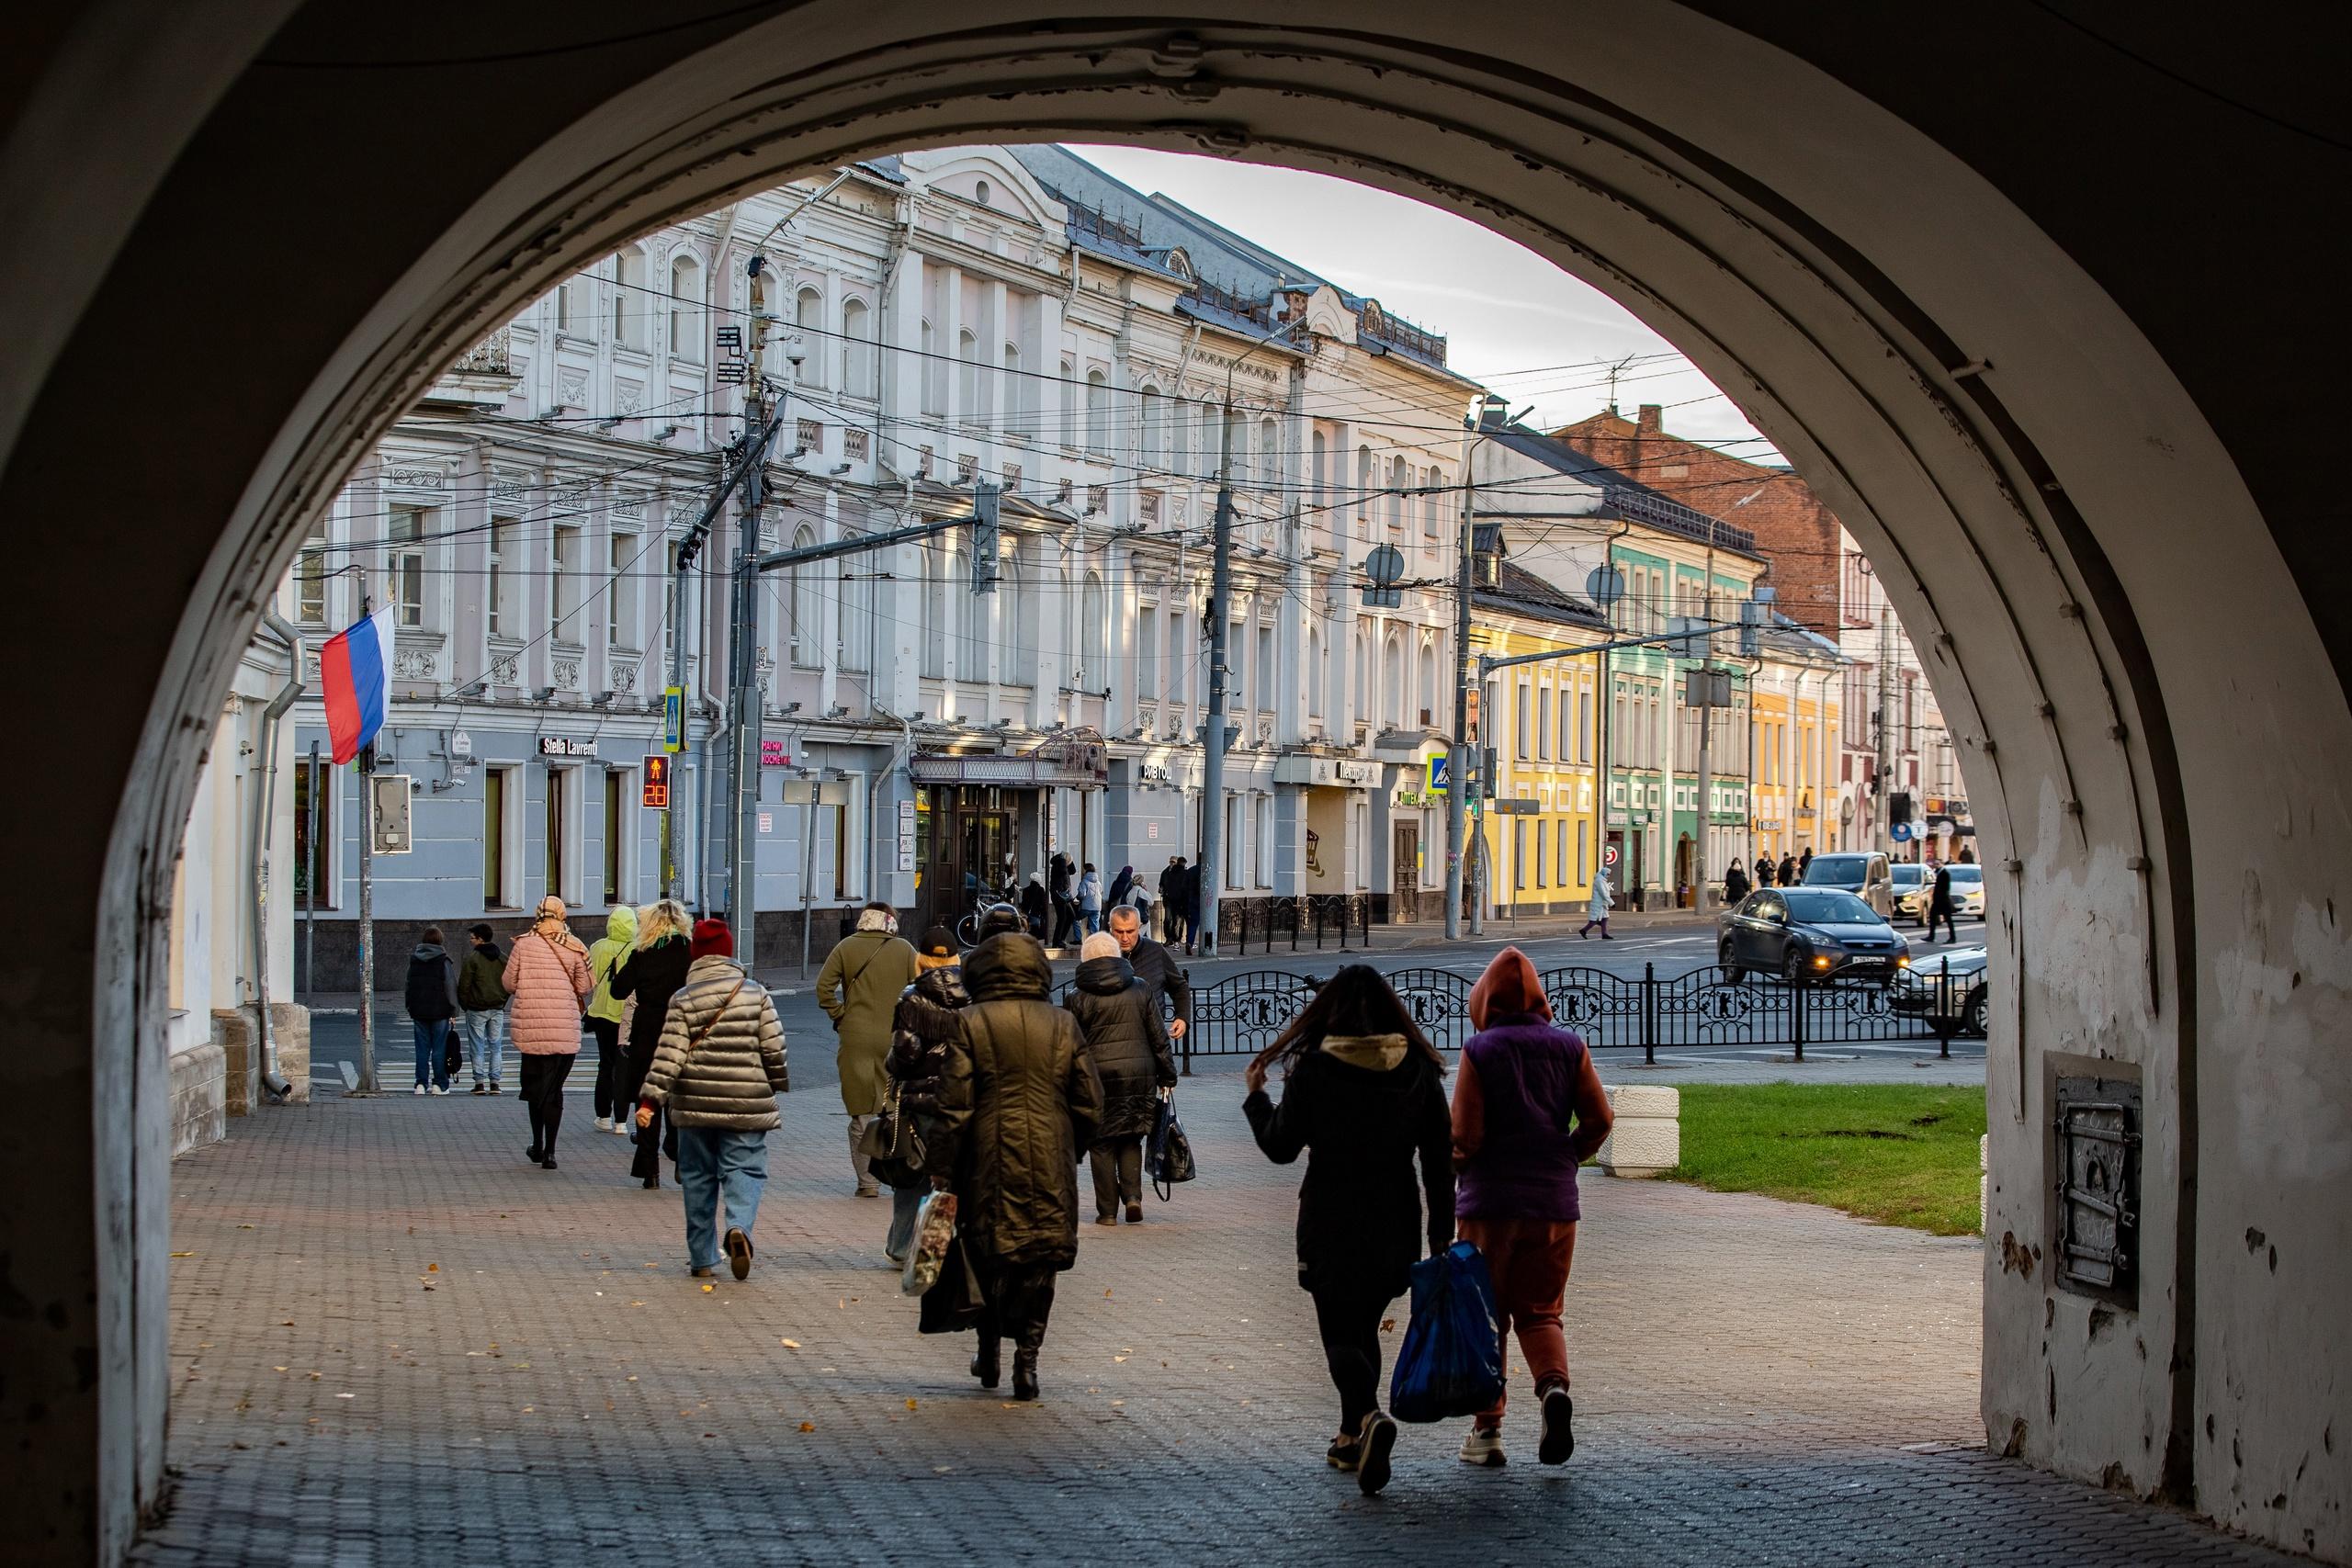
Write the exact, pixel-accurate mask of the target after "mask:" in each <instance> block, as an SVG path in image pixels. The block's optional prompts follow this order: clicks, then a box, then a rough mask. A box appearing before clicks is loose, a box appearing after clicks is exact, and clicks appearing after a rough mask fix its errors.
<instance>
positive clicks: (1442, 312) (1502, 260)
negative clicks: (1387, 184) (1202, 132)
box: [1076, 147, 1777, 462]
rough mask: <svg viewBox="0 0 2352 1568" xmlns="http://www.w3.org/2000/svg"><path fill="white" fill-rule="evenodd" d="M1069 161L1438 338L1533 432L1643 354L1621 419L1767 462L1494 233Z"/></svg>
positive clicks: (1305, 179)
mask: <svg viewBox="0 0 2352 1568" xmlns="http://www.w3.org/2000/svg"><path fill="white" fill-rule="evenodd" d="M1076 151H1077V152H1080V154H1081V155H1083V156H1084V157H1086V158H1089V159H1091V160H1092V161H1093V162H1094V163H1096V164H1100V165H1101V166H1102V167H1103V168H1104V169H1106V170H1108V171H1109V172H1110V173H1112V174H1113V175H1116V176H1118V177H1119V178H1120V179H1123V180H1125V182H1126V183H1127V184H1129V185H1131V186H1135V187H1136V189H1138V190H1141V191H1144V192H1147V193H1149V192H1164V193H1166V194H1167V195H1168V196H1170V197H1173V198H1174V199H1176V200H1178V201H1181V202H1182V203H1183V204H1184V205H1185V206H1187V207H1189V208H1192V209H1193V210H1194V211H1197V212H1200V213H1202V214H1204V215H1205V216H1207V217H1209V218H1212V219H1215V220H1216V221H1217V222H1219V223H1222V224H1224V225H1225V226H1226V227H1227V228H1228V229H1231V230H1233V231H1236V232H1237V233H1240V234H1245V235H1247V236H1249V237H1250V239H1251V240H1253V241H1255V242H1256V243H1259V244H1261V245H1263V246H1265V247H1266V248H1267V249H1269V250H1271V251H1273V252H1275V253H1277V254H1281V255H1283V256H1287V257H1288V258H1289V259H1291V260H1292V261H1295V262H1296V263H1298V264H1299V265H1301V266H1304V267H1307V268H1309V269H1310V270H1312V271H1314V272H1316V273H1317V274H1319V275H1321V276H1325V277H1328V278H1329V279H1330V280H1331V281H1332V282H1334V283H1336V284H1339V285H1340V287H1342V288H1347V289H1350V290H1351V291H1353V292H1355V293H1358V294H1365V295H1370V296H1371V297H1372V298H1374V299H1378V300H1379V301H1380V303H1381V306H1382V307H1383V308H1384V309H1385V310H1393V311H1395V312H1396V313H1397V314H1398V315H1400V316H1403V317H1404V318H1406V319H1407V320H1408V321H1413V322H1415V323H1416V324H1418V325H1419V326H1423V327H1426V328H1428V329H1429V330H1430V331H1431V332H1436V333H1443V334H1445V336H1446V338H1447V340H1448V343H1447V352H1446V360H1447V363H1448V364H1449V365H1451V366H1452V367H1453V368H1454V369H1456V370H1458V371H1460V372H1461V373H1462V374H1464V375H1465V376H1469V377H1472V378H1476V379H1477V380H1480V381H1483V382H1485V383H1486V384H1487V386H1489V387H1491V388H1493V389H1495V390H1496V391H1498V392H1501V393H1503V394H1505V395H1506V396H1508V397H1510V399H1511V406H1512V408H1513V409H1514V411H1515V410H1517V409H1519V408H1521V407H1523V406H1525V405H1527V404H1529V403H1532V404H1533V405H1534V406H1535V413H1534V414H1533V415H1532V416H1531V423H1535V424H1537V425H1539V426H1540V427H1542V428H1545V429H1549V428H1552V427H1554V426H1556V425H1561V424H1566V423H1568V422H1570V421H1572V420H1578V419H1582V418H1584V417H1585V416H1586V415H1588V414H1590V413H1593V412H1597V411H1599V410H1600V408H1602V407H1604V406H1605V405H1606V404H1607V403H1608V401H1609V395H1608V375H1607V363H1608V362H1611V361H1614V360H1617V359H1621V358H1623V356H1625V355H1640V356H1645V357H1638V358H1636V359H1635V360H1634V363H1633V365H1631V366H1630V367H1628V368H1627V369H1626V370H1625V372H1624V374H1623V378H1621V379H1620V381H1619V383H1618V393H1617V404H1618V407H1619V408H1620V409H1621V410H1622V411H1623V412H1624V413H1625V414H1626V415H1628V416H1629V417H1630V416H1631V415H1632V413H1633V412H1634V406H1635V405H1636V404H1639V403H1662V404H1664V405H1666V427H1667V428H1668V430H1670V431H1672V432H1674V433H1675V434H1679V435H1686V436H1689V437H1691V439H1693V440H1697V441H1706V442H1713V443H1723V444H1725V446H1726V449H1727V450H1729V451H1732V452H1735V453H1736V454H1738V455H1739V456H1741V457H1755V458H1758V459H1761V460H1763V461H1768V462H1770V461H1776V460H1777V458H1776V457H1775V456H1774V455H1773V453H1772V451H1771V449H1770V447H1769V446H1765V445H1764V444H1763V443H1762V442H1761V441H1759V440H1757V439H1755V436H1756V432H1755V429H1754V427H1752V426H1751V425H1749V424H1748V423H1747V420H1745V419H1743V418H1741V417H1740V412H1739V410H1738V409H1737V408H1736V407H1735V406H1733V404H1732V401H1731V400H1730V399H1728V398H1726V397H1724V395H1723V394H1722V393H1720V392H1718V391H1716V390H1715V388H1714V384H1713V382H1711V381H1709V380H1708V379H1707V378H1705V377H1704V376H1702V375H1701V374H1700V373H1699V372H1698V370H1696V369H1695V368H1693V367H1691V364H1690V362H1689V361H1687V360H1685V359H1683V358H1682V357H1681V355H1679V354H1675V353H1674V351H1673V349H1672V346H1671V345H1670V344H1668V343H1667V341H1666V340H1665V339H1664V338H1662V337H1660V336H1658V335H1657V333H1654V332H1652V331H1650V329H1649V328H1647V327H1645V326H1644V325H1643V324H1642V323H1641V322H1639V321H1635V320H1634V318H1633V317H1632V316H1631V315H1629V314H1628V313H1627V312H1626V311H1625V310H1623V308H1622V307H1620V306H1619V305H1618V304H1616V302H1615V301H1613V300H1611V299H1608V298H1607V297H1606V296H1604V295H1602V294H1600V293H1598V292H1596V291H1595V290H1594V289H1592V288H1588V287H1587V286H1586V285H1584V284H1582V283H1579V282H1578V281H1577V280H1576V279H1575V278H1573V277H1570V276H1568V275H1567V274H1566V273H1564V272H1562V271H1561V270H1560V269H1559V268H1557V267H1555V266H1554V265H1552V264H1551V263H1550V262H1547V261H1545V260H1544V258H1543V257H1541V256H1539V255H1537V254H1534V253H1533V252H1532V251H1529V250H1526V249H1523V248H1522V247H1521V246H1520V245H1518V244H1517V243H1513V242H1512V241H1510V240H1506V239H1504V238H1503V237H1502V236H1501V235H1499V234H1497V233H1495V232H1494V231H1491V230H1487V229H1482V228H1480V227H1479V226H1478V225H1477V224H1476V223H1472V222H1470V221H1468V220H1464V219H1461V218H1456V217H1455V216H1453V214H1452V213H1449V212H1441V211H1439V210H1437V209H1435V208H1430V207H1424V206H1422V205H1421V204H1420V203H1419V202H1416V201H1411V200H1408V199H1407V198H1405V197H1399V196H1391V195H1389V194H1388V193H1387V192H1385V191H1377V190H1372V189H1369V188H1367V187H1365V186H1358V185H1351V184H1350V183H1348V182H1347V181H1345V180H1338V179H1333V178H1331V177H1330V176H1329V175H1310V174H1302V173H1300V172H1298V171H1297V170H1295V169H1270V168H1264V167H1261V166H1260V165H1257V164H1238V163H1232V162H1228V161H1227V160H1225V159H1221V158H1198V157H1192V156H1188V155H1186V154H1182V153H1176V152H1146V151H1143V150H1140V149H1136V148H1128V147H1080V148H1077V149H1076ZM1595 362H1600V363H1595ZM1559 367H1566V368H1559Z"/></svg>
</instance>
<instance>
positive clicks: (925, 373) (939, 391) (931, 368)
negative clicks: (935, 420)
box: [922, 321, 947, 415]
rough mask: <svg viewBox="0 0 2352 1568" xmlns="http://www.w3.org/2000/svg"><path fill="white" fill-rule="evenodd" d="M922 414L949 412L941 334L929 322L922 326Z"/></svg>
mask: <svg viewBox="0 0 2352 1568" xmlns="http://www.w3.org/2000/svg"><path fill="white" fill-rule="evenodd" d="M922 412H925V413H928V414H943V415H944V414H945V413H946V412H947V367H946V365H945V364H944V363H943V362H942V361H941V360H940V357H939V333H937V332H935V331H933V328H932V324H931V323H930V322H929V321H925V322H924V323H923V324H922Z"/></svg>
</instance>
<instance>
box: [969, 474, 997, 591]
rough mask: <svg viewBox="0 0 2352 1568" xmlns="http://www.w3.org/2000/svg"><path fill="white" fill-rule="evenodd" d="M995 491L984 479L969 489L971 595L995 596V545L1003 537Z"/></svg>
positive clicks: (994, 487)
mask: <svg viewBox="0 0 2352 1568" xmlns="http://www.w3.org/2000/svg"><path fill="white" fill-rule="evenodd" d="M999 504H1000V501H999V491H998V490H997V488H996V486H994V485H992V484H989V482H987V481H986V480H985V479H984V480H981V481H980V482H978V483H977V484H975V485H974V486H973V487H972V592H975V593H993V592H996V579H997V566H998V562H997V550H998V547H999V546H998V541H999V540H1000V539H1001V538H1002V537H1003V529H1002V526H1001V523H1000V517H1001V513H1000V512H999V510H998V507H999Z"/></svg>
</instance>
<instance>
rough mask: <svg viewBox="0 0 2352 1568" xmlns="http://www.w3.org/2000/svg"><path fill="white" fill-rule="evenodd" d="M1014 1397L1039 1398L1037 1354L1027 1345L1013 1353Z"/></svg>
mask: <svg viewBox="0 0 2352 1568" xmlns="http://www.w3.org/2000/svg"><path fill="white" fill-rule="evenodd" d="M1012 1397H1013V1398H1015V1399H1035V1398H1036V1397H1037V1352H1036V1351H1035V1350H1034V1349H1032V1348H1029V1347H1028V1346H1025V1345H1024V1346H1023V1347H1022V1348H1020V1349H1018V1350H1015V1351H1014V1352H1013V1353H1012Z"/></svg>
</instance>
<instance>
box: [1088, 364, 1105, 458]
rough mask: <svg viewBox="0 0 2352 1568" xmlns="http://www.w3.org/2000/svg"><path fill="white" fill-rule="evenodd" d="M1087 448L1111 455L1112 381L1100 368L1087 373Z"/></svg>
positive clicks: (1092, 451)
mask: <svg viewBox="0 0 2352 1568" xmlns="http://www.w3.org/2000/svg"><path fill="white" fill-rule="evenodd" d="M1086 449H1087V450H1088V451H1089V452H1091V453H1092V454H1094V456H1095V457H1099V458H1106V459H1107V458H1108V457H1110V456H1111V383H1110V381H1109V379H1108V378H1105V377H1104V376H1103V372H1101V371H1100V370H1089V371H1088V372H1087V373H1086Z"/></svg>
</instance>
